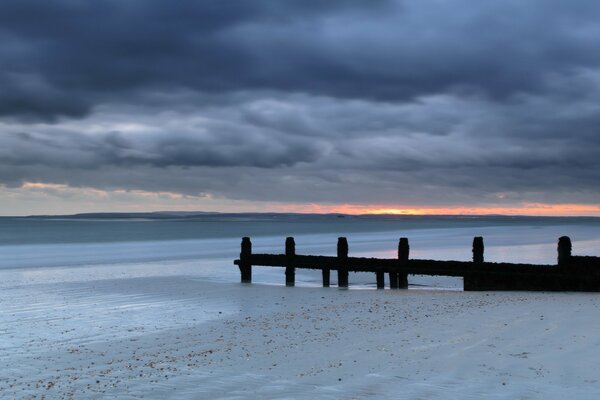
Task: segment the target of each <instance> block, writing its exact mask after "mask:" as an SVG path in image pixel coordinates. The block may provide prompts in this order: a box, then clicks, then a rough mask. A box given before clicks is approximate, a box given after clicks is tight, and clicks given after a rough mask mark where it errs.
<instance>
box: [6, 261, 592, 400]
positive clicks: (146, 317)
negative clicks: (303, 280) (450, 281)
mask: <svg viewBox="0 0 600 400" xmlns="http://www.w3.org/2000/svg"><path fill="white" fill-rule="evenodd" d="M95 268H97V269H102V268H103V267H95ZM154 270H155V271H161V270H160V269H159V268H155V269H154ZM169 271H170V272H169V273H156V274H154V275H152V274H150V276H143V275H144V274H141V275H140V276H137V275H136V274H134V273H130V274H128V275H125V276H123V277H118V278H107V277H106V276H103V275H102V274H98V273H96V274H94V271H93V269H90V268H87V269H86V268H73V269H70V270H63V271H60V270H56V269H48V270H37V271H19V272H18V274H19V276H18V279H17V278H16V277H15V275H14V274H15V272H14V271H13V272H11V271H0V274H2V278H3V279H2V284H1V290H0V320H1V322H2V324H1V325H0V326H1V328H0V369H1V371H2V376H1V378H2V379H1V380H0V397H1V398H47V399H48V398H76V399H80V398H123V399H128V398H131V399H133V398H157V399H158V398H207V399H208V398H211V399H255V398H263V399H284V398H289V399H304V398H306V399H309V398H311V399H312V398H322V399H352V398H356V399H362V398H407V399H421V398H422V399H436V398H439V399H448V398H455V399H480V398H483V397H485V398H540V399H548V398H556V399H559V398H567V397H569V398H578V399H586V398H590V399H592V398H596V394H597V393H598V392H599V391H600V381H599V380H598V376H597V368H596V365H597V363H598V362H597V360H598V357H597V355H598V354H599V352H600V337H598V335H596V333H597V332H598V328H599V327H600V322H598V319H597V318H595V315H597V313H598V310H599V309H600V296H598V295H597V294H585V293H583V294H582V293H579V294H570V293H522V292H521V293H498V292H493V293H478V292H471V293H469V292H460V291H439V290H397V291H390V290H385V291H376V290H352V289H351V290H340V289H337V288H329V289H324V288H316V287H296V288H285V287H282V286H277V285H261V284H252V285H242V284H238V283H231V282H230V283H227V282H211V281H207V280H206V279H204V278H203V277H202V276H194V275H193V274H191V273H187V272H189V271H191V269H189V270H188V269H186V268H183V267H182V268H180V269H179V270H178V269H177V268H172V269H170V270H169ZM28 273H29V275H27V274H28ZM11 274H12V275H11ZM57 274H58V275H57ZM53 276H54V278H53ZM90 276H92V277H94V278H90ZM65 277H69V279H65ZM86 277H87V278H86ZM351 279H352V277H351Z"/></svg>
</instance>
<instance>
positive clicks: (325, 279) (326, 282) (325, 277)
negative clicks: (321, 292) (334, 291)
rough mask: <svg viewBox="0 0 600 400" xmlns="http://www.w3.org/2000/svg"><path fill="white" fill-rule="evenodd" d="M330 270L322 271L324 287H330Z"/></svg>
mask: <svg viewBox="0 0 600 400" xmlns="http://www.w3.org/2000/svg"><path fill="white" fill-rule="evenodd" d="M330 272H331V271H330V269H329V268H323V269H322V270H321V273H322V274H323V287H329V281H330V279H329V276H330Z"/></svg>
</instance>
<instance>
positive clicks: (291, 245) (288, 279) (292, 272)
mask: <svg viewBox="0 0 600 400" xmlns="http://www.w3.org/2000/svg"><path fill="white" fill-rule="evenodd" d="M295 255H296V242H295V241H294V238H293V237H288V238H286V239H285V257H286V266H285V286H294V285H295V284H296V268H295V267H294V261H293V259H294V256H295Z"/></svg>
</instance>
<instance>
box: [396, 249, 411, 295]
mask: <svg viewBox="0 0 600 400" xmlns="http://www.w3.org/2000/svg"><path fill="white" fill-rule="evenodd" d="M409 252H410V246H409V245H408V238H400V241H399V242H398V264H399V265H400V266H407V265H408V255H409V254H408V253H409ZM398 287H399V288H402V289H406V288H408V273H406V272H399V273H398Z"/></svg>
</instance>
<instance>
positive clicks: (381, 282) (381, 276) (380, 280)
mask: <svg viewBox="0 0 600 400" xmlns="http://www.w3.org/2000/svg"><path fill="white" fill-rule="evenodd" d="M375 277H376V278H377V289H385V272H383V271H377V272H375Z"/></svg>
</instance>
